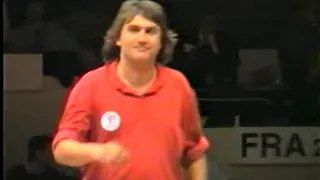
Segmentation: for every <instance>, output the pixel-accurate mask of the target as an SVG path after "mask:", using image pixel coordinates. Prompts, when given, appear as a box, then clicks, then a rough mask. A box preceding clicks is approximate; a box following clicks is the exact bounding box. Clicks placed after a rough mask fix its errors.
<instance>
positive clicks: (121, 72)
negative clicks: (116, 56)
mask: <svg viewBox="0 0 320 180" xmlns="http://www.w3.org/2000/svg"><path fill="white" fill-rule="evenodd" d="M117 73H118V76H119V78H120V80H121V81H123V82H124V83H125V84H127V85H129V86H132V87H133V88H134V89H137V90H141V89H145V88H147V87H149V85H150V84H151V83H152V81H153V80H154V78H155V76H156V67H155V65H154V64H153V63H150V64H138V65H137V64H135V63H132V62H130V61H128V60H124V59H122V60H119V63H118V66H117Z"/></svg>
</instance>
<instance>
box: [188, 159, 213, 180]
mask: <svg viewBox="0 0 320 180" xmlns="http://www.w3.org/2000/svg"><path fill="white" fill-rule="evenodd" d="M207 174H208V170H207V158H206V156H205V155H203V156H202V157H201V158H199V159H197V160H195V161H193V162H192V163H191V164H189V166H188V167H187V180H207V178H208V177H207Z"/></svg>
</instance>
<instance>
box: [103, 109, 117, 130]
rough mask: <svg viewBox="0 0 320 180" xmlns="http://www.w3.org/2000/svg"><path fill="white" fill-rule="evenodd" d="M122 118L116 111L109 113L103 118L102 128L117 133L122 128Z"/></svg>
mask: <svg viewBox="0 0 320 180" xmlns="http://www.w3.org/2000/svg"><path fill="white" fill-rule="evenodd" d="M120 121H121V119H120V116H119V114H118V113H116V112H114V111H108V112H106V113H104V114H103V116H102V117H101V126H102V128H103V129H105V130H107V131H115V130H117V129H118V128H119V127H120Z"/></svg>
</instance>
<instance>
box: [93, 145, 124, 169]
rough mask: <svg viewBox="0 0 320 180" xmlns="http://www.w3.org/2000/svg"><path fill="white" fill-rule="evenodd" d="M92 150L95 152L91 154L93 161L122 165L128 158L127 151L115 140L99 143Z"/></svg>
mask: <svg viewBox="0 0 320 180" xmlns="http://www.w3.org/2000/svg"><path fill="white" fill-rule="evenodd" d="M94 151H95V153H94V154H92V155H93V158H94V161H97V162H101V163H107V164H110V165H122V164H124V163H126V162H127V160H128V158H129V154H128V152H127V151H126V150H125V149H124V148H123V146H121V145H120V144H118V143H116V142H109V143H106V144H101V145H99V146H97V147H96V149H95V150H94Z"/></svg>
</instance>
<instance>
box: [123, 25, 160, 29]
mask: <svg viewBox="0 0 320 180" xmlns="http://www.w3.org/2000/svg"><path fill="white" fill-rule="evenodd" d="M127 26H128V27H140V28H146V29H159V27H158V26H156V25H147V26H141V25H139V24H128V25H127Z"/></svg>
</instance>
